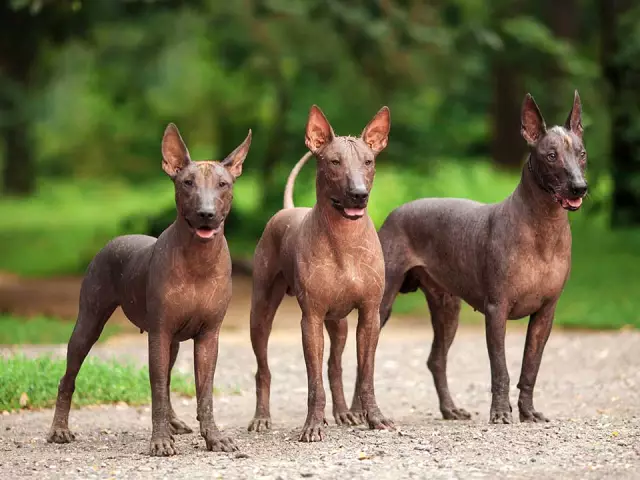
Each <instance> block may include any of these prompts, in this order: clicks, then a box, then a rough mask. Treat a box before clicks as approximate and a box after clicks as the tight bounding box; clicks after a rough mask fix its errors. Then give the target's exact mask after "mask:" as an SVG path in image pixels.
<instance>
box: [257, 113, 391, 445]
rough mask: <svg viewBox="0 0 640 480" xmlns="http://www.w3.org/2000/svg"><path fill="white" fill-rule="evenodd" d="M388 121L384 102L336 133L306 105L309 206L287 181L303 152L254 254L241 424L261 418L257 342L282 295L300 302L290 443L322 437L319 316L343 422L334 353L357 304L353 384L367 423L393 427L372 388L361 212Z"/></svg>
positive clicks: (379, 284)
mask: <svg viewBox="0 0 640 480" xmlns="http://www.w3.org/2000/svg"><path fill="white" fill-rule="evenodd" d="M389 128H390V118H389V109H388V108H386V107H383V108H382V109H381V110H380V111H379V112H378V113H377V114H376V116H375V117H374V118H373V119H372V120H371V121H370V122H369V124H368V125H367V126H366V127H365V129H364V131H363V132H362V135H361V136H360V137H359V138H354V137H343V136H336V135H335V134H334V132H333V129H332V128H331V126H330V125H329V122H328V121H327V119H326V118H325V116H324V115H323V113H322V112H321V111H320V109H319V108H318V107H316V106H315V105H314V106H313V107H312V108H311V111H310V113H309V119H308V122H307V128H306V145H307V147H308V148H309V150H310V151H311V153H312V154H313V155H314V156H315V157H316V160H317V173H316V204H315V206H314V207H313V208H294V207H293V198H292V195H293V182H294V180H295V176H296V175H297V173H298V171H299V170H300V168H302V165H303V164H304V163H305V162H306V161H307V159H308V158H309V157H310V155H311V154H310V153H308V154H307V155H305V156H304V157H303V158H302V159H301V160H300V161H299V162H298V164H297V165H296V167H295V168H294V169H293V171H292V172H291V175H290V176H289V180H288V182H287V189H286V193H285V202H284V207H285V208H284V210H281V211H280V212H278V213H277V214H276V215H274V216H273V217H272V218H271V220H270V221H269V223H268V224H267V226H266V228H265V231H264V233H263V235H262V238H261V239H260V241H259V242H258V245H257V247H256V252H255V260H254V273H253V296H252V300H251V343H252V345H253V351H254V353H255V355H256V359H257V363H258V370H257V373H256V395H257V404H256V413H255V417H254V419H253V421H252V422H251V424H250V425H249V430H250V431H252V430H255V431H260V430H263V429H268V428H270V426H271V416H270V412H269V391H270V385H271V373H270V371H269V365H268V363H267V344H268V341H269V334H270V332H271V326H272V323H273V318H274V316H275V313H276V309H277V308H278V306H279V305H280V302H281V301H282V298H283V297H284V295H285V293H287V294H289V295H295V296H296V298H297V300H298V303H299V305H300V308H301V309H302V345H303V349H304V357H305V362H306V366H307V377H308V388H309V391H308V414H307V419H306V422H305V425H304V427H303V430H302V433H301V434H300V441H304V442H313V441H320V440H322V439H323V438H324V426H325V424H326V420H325V415H324V408H325V403H326V399H325V391H324V387H323V384H322V355H323V348H324V337H323V331H322V326H323V324H325V325H326V328H327V330H328V332H329V336H330V339H331V353H330V358H329V377H330V378H329V380H330V386H331V393H332V397H333V403H334V415H335V417H336V421H337V422H338V423H343V422H347V423H352V422H351V421H352V420H353V419H352V416H351V414H350V413H349V410H348V407H347V404H346V402H345V399H344V393H343V390H342V372H341V369H340V359H341V355H342V351H343V349H344V342H345V341H346V337H347V328H346V327H347V324H346V319H345V317H346V315H347V314H348V313H349V312H350V311H351V310H353V309H357V310H358V326H357V359H358V391H359V399H360V402H361V405H362V409H363V415H364V417H365V418H366V420H367V422H368V424H369V426H370V427H371V428H379V429H385V428H393V423H392V422H391V421H390V420H389V419H386V418H385V417H384V416H383V415H382V414H381V412H380V410H379V408H378V405H377V403H376V399H375V395H374V388H373V372H374V358H375V351H376V346H377V344H378V335H379V328H380V313H379V307H380V301H381V300H382V294H383V291H384V261H383V257H382V250H381V249H380V242H379V240H378V235H377V233H376V230H375V227H374V225H373V222H372V221H371V218H370V217H369V216H368V215H367V213H366V207H367V202H368V198H369V192H370V190H371V187H372V184H373V178H374V174H375V158H376V156H377V155H378V154H379V153H380V152H381V151H382V150H383V149H384V148H385V147H386V145H387V140H388V134H389ZM350 420H351V421H350Z"/></svg>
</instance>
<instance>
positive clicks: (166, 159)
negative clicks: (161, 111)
mask: <svg viewBox="0 0 640 480" xmlns="http://www.w3.org/2000/svg"><path fill="white" fill-rule="evenodd" d="M190 162H191V157H189V150H187V146H186V145H185V144H184V142H183V141H182V137H181V136H180V132H179V131H178V127H176V126H175V125H174V124H173V123H170V124H169V125H167V128H165V130H164V136H163V137H162V169H163V170H164V171H165V173H166V174H167V175H169V176H170V177H171V178H175V177H176V175H177V174H178V172H180V170H182V169H183V168H185V167H186V166H187V165H189V163H190Z"/></svg>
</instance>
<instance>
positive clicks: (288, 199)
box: [284, 152, 312, 208]
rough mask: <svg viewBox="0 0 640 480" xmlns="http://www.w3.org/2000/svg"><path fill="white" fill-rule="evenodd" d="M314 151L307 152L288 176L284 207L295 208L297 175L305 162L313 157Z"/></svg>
mask: <svg viewBox="0 0 640 480" xmlns="http://www.w3.org/2000/svg"><path fill="white" fill-rule="evenodd" d="M311 155H312V153H311V152H307V153H305V154H304V156H303V157H302V158H301V159H300V160H298V163H296V166H295V167H293V169H292V170H291V173H290V174H289V178H287V185H286V186H285V187H284V208H294V207H295V205H294V204H293V184H294V183H296V177H297V176H298V174H299V173H300V170H302V167H304V164H305V163H307V160H309V158H310V157H311Z"/></svg>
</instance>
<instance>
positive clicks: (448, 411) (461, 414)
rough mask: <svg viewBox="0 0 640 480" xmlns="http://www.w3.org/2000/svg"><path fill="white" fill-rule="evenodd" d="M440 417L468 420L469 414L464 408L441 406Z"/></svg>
mask: <svg viewBox="0 0 640 480" xmlns="http://www.w3.org/2000/svg"><path fill="white" fill-rule="evenodd" d="M441 412H442V418H444V419H445V420H470V419H471V414H470V413H469V412H467V411H466V410H465V409H464V408H456V407H453V408H443V409H442V410H441Z"/></svg>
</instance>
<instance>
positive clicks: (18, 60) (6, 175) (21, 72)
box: [0, 5, 38, 195]
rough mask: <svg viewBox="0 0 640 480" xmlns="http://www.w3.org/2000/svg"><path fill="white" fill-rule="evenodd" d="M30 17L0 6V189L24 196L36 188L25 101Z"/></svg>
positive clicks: (32, 52)
mask: <svg viewBox="0 0 640 480" xmlns="http://www.w3.org/2000/svg"><path fill="white" fill-rule="evenodd" d="M33 30H34V25H33V24H32V22H31V16H30V14H29V13H25V12H24V11H20V12H15V11H13V10H12V9H11V8H10V7H9V6H7V5H5V6H3V7H0V77H4V78H3V82H2V84H0V118H1V119H2V123H0V136H1V137H2V143H3V146H4V154H3V157H4V165H3V168H2V190H3V191H4V193H7V194H11V195H28V194H30V193H33V191H34V190H35V186H36V181H35V179H36V175H35V162H34V158H33V152H32V148H31V142H30V141H29V124H28V121H27V111H26V110H27V109H26V98H27V92H28V90H29V83H30V77H31V68H32V65H33V62H34V61H35V59H36V56H37V45H38V39H37V38H36V34H35V33H34V32H33Z"/></svg>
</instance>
